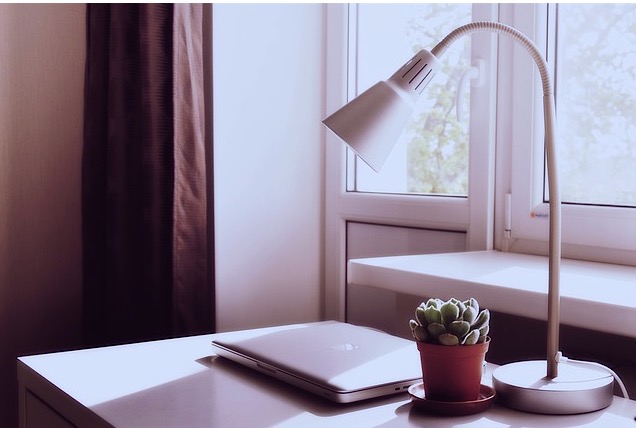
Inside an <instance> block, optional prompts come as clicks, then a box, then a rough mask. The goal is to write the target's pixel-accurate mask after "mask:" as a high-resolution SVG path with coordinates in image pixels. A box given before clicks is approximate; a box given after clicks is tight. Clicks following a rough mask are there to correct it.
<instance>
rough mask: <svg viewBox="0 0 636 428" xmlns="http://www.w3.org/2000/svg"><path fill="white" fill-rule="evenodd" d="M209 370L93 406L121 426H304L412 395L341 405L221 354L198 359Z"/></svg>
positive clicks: (397, 400)
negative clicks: (230, 359)
mask: <svg viewBox="0 0 636 428" xmlns="http://www.w3.org/2000/svg"><path fill="white" fill-rule="evenodd" d="M197 362H198V363H200V364H202V365H204V366H206V367H208V368H209V369H210V370H204V371H202V372H199V373H196V374H193V375H190V376H187V377H184V378H181V379H178V380H174V381H171V382H167V383H165V384H162V385H159V386H155V387H152V388H149V389H147V390H144V391H140V392H136V393H134V394H131V395H128V396H126V397H122V398H118V399H115V400H111V401H108V402H105V403H100V404H98V405H95V406H92V407H91V410H93V411H94V412H96V413H98V414H101V415H109V420H108V422H109V423H111V424H112V425H114V426H116V427H120V426H121V427H124V426H130V427H159V426H187V427H199V426H200V427H211V426H237V427H252V426H253V427H268V426H277V425H285V424H287V425H289V426H294V425H296V424H298V426H303V423H305V422H309V424H311V423H316V421H317V420H329V419H330V418H331V417H333V416H337V415H340V416H342V415H345V414H347V413H350V412H357V411H360V410H363V409H367V408H370V407H374V406H378V405H380V404H384V405H386V404H392V403H393V404H394V405H395V403H397V402H399V401H403V400H405V399H407V396H406V395H405V394H398V395H395V396H390V397H386V398H380V399H372V400H367V401H364V402H359V403H351V404H344V405H343V404H338V403H332V402H330V401H328V400H326V399H323V398H321V397H317V396H315V395H313V394H310V393H308V392H306V391H304V390H302V389H299V388H296V387H294V386H290V385H287V384H285V383H283V382H280V381H278V380H274V379H272V378H270V377H268V376H266V375H264V374H261V373H259V372H256V371H254V370H251V369H248V368H245V367H243V366H241V365H239V364H237V363H234V362H232V361H229V360H226V359H224V358H222V357H217V356H211V357H205V358H201V359H199V360H197Z"/></svg>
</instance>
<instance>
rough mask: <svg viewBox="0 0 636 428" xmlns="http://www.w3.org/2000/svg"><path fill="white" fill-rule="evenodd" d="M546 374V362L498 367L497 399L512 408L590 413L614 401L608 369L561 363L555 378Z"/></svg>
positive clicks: (494, 376) (548, 412) (494, 382)
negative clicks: (550, 377) (606, 370)
mask: <svg viewBox="0 0 636 428" xmlns="http://www.w3.org/2000/svg"><path fill="white" fill-rule="evenodd" d="M546 373H547V362H546V361H522V362H518V363H512V364H507V365H504V366H501V367H499V368H497V369H496V370H495V371H494V372H493V374H492V381H493V386H494V388H495V391H496V392H497V400H498V401H499V402H500V403H501V404H503V405H504V406H506V407H510V408H512V409H516V410H522V411H524V412H531V413H544V414H551V415H571V414H578V413H588V412H593V411H596V410H600V409H604V408H605V407H607V406H609V405H610V404H611V403H612V398H613V396H614V377H613V376H612V375H611V374H609V373H608V372H605V371H602V370H601V369H595V368H593V367H581V366H578V365H574V364H566V363H561V364H559V371H558V373H559V375H558V376H557V377H556V378H554V379H549V378H548V377H546Z"/></svg>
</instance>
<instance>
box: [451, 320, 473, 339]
mask: <svg viewBox="0 0 636 428" xmlns="http://www.w3.org/2000/svg"><path fill="white" fill-rule="evenodd" d="M448 331H450V332H451V333H452V334H454V335H455V336H457V337H460V338H461V337H464V336H465V335H466V334H468V332H469V331H470V324H469V323H467V322H466V321H453V322H452V323H451V324H450V326H449V327H448Z"/></svg>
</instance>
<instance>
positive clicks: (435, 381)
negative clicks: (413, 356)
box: [417, 338, 490, 401]
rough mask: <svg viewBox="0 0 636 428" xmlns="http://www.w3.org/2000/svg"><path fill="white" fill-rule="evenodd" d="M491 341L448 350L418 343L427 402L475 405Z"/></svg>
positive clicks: (447, 347) (448, 347) (440, 346)
mask: <svg viewBox="0 0 636 428" xmlns="http://www.w3.org/2000/svg"><path fill="white" fill-rule="evenodd" d="M489 344H490V338H487V339H486V341H485V342H484V343H478V344H475V345H458V346H446V345H440V344H434V343H425V342H417V349H418V350H419V351H420V359H421V361H422V380H423V382H424V393H425V394H426V398H427V399H429V400H434V401H474V400H477V398H478V397H479V387H480V385H481V375H482V369H483V364H484V359H485V356H486V352H488V346H489Z"/></svg>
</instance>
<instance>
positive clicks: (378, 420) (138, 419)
mask: <svg viewBox="0 0 636 428" xmlns="http://www.w3.org/2000/svg"><path fill="white" fill-rule="evenodd" d="M263 331H266V330H263ZM224 334H232V335H243V336H246V337H248V336H252V335H254V334H255V333H254V332H251V331H246V332H235V333H224ZM221 335H222V334H219V335H203V336H194V337H188V338H180V339H171V340H163V341H156V342H147V343H139V344H133V345H124V346H115V347H107V348H97V349H89V350H81V351H71V352H61V353H54V354H46V355H37V356H28V357H21V358H19V364H18V366H19V378H20V379H21V385H22V386H25V387H27V388H29V389H30V390H32V391H33V392H34V393H35V394H36V395H38V396H39V397H40V398H41V399H42V400H43V401H46V402H49V403H53V404H52V406H53V407H55V408H57V409H58V411H60V412H61V413H64V412H68V413H66V414H65V415H64V416H65V417H67V418H68V419H69V420H70V421H71V422H73V421H74V419H73V418H75V416H74V415H72V414H69V413H73V412H74V410H73V409H80V410H81V411H83V412H86V409H89V411H88V413H89V414H90V415H92V416H94V415H97V416H98V417H99V418H101V419H103V420H104V421H106V422H108V423H109V424H111V425H113V426H116V427H135V428H140V427H269V426H279V427H313V426H316V427H332V426H333V427H422V426H426V427H480V428H484V427H575V426H576V427H632V428H636V421H635V420H634V418H635V417H636V402H634V401H630V400H626V399H623V398H619V397H614V401H613V403H612V405H611V406H610V407H609V408H607V409H605V410H603V411H599V412H594V413H590V414H584V415H575V416H545V415H534V414H529V413H523V412H516V411H513V410H509V409H506V408H503V407H500V406H498V405H497V404H495V405H493V406H492V407H491V408H490V409H489V410H488V411H487V412H485V413H481V414H476V415H471V416H463V417H452V418H451V417H443V416H431V415H427V414H425V413H422V411H421V410H419V409H415V408H414V407H413V406H412V404H411V401H410V397H409V395H408V394H399V395H395V396H392V397H388V398H383V399H375V400H371V401H366V402H361V403H355V404H350V405H339V404H335V403H331V402H329V401H326V400H324V399H322V398H318V397H315V396H313V395H311V394H309V393H306V392H304V391H302V390H300V389H297V388H295V387H291V386H288V385H285V384H282V383H280V382H278V381H275V380H272V379H270V378H268V377H267V376H265V375H261V374H259V373H255V372H253V371H251V370H249V369H246V368H243V367H241V366H238V365H236V364H235V363H231V362H229V361H226V360H224V359H223V358H221V357H217V356H216V355H214V352H213V349H212V347H211V345H210V342H211V341H212V340H213V339H214V338H216V337H219V336H221ZM414 346H415V345H414ZM489 381H490V379H489V376H488V374H486V376H485V377H484V382H485V383H488V382H489ZM51 384H52V385H53V387H52V386H51ZM64 400H66V401H68V402H71V403H70V404H69V403H65V401H64ZM78 403H79V404H78ZM60 408H62V410H60ZM64 409H66V410H64ZM68 409H71V410H68ZM80 416H81V415H80ZM84 416H86V415H84ZM85 420H87V419H86V418H83V419H82V418H81V417H79V416H78V419H75V421H79V423H80V424H81V423H82V422H81V421H85Z"/></svg>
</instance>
